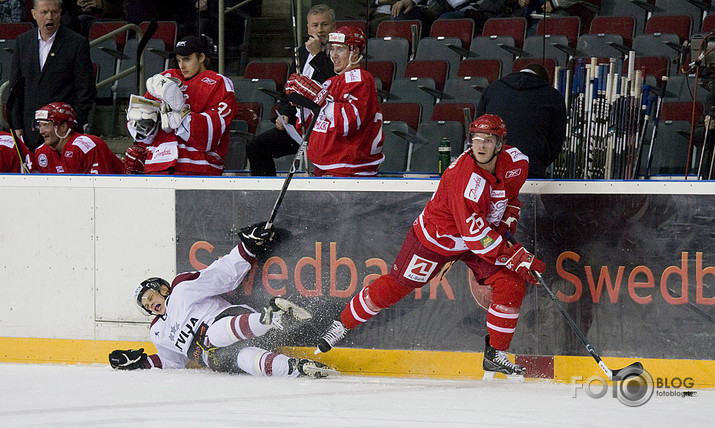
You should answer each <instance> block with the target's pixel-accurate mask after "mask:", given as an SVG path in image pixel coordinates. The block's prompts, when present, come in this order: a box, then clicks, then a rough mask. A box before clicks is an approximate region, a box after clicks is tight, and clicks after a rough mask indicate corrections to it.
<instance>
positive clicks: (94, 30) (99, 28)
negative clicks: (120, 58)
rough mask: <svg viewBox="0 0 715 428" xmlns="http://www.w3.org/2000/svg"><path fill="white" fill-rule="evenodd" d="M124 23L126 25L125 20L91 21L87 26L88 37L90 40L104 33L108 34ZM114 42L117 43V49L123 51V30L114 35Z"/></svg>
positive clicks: (125, 39)
mask: <svg viewBox="0 0 715 428" xmlns="http://www.w3.org/2000/svg"><path fill="white" fill-rule="evenodd" d="M125 25H127V22H126V21H93V22H92V25H90V27H89V36H88V39H89V40H90V41H91V40H94V39H96V38H99V37H101V36H104V35H105V34H109V33H110V32H112V31H114V30H117V29H119V28H122V27H123V26H125ZM114 42H115V43H116V45H117V50H118V51H119V52H124V45H125V44H126V43H127V32H126V31H123V32H121V33H119V34H117V35H115V36H114Z"/></svg>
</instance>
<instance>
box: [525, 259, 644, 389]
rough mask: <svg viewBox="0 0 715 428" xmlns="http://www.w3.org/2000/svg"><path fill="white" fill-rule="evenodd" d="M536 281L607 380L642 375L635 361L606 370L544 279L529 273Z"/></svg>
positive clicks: (641, 366)
mask: <svg viewBox="0 0 715 428" xmlns="http://www.w3.org/2000/svg"><path fill="white" fill-rule="evenodd" d="M531 273H532V274H533V275H534V276H535V277H536V279H537V280H539V284H541V286H542V287H544V290H546V292H547V293H548V294H549V297H550V298H551V301H552V302H554V304H555V305H556V308H557V309H558V310H559V312H561V315H563V316H564V318H566V321H567V322H568V323H569V326H570V327H571V329H572V330H573V331H574V332H575V333H576V335H577V336H578V338H579V339H581V342H583V344H584V345H585V346H586V349H588V352H589V353H590V354H591V356H592V357H593V359H594V360H596V362H597V363H598V366H599V367H600V368H601V370H603V372H604V373H605V374H606V376H608V379H610V380H614V381H617V380H624V379H625V378H627V377H630V376H638V375H640V374H641V373H643V364H641V363H640V362H638V361H636V362H635V363H633V364H630V365H627V366H626V367H623V368H622V369H615V370H611V369H610V368H608V366H607V365H606V363H604V362H603V360H601V357H600V356H599V355H598V353H596V351H595V350H594V349H593V346H591V344H590V343H589V342H588V339H586V336H585V335H584V334H583V332H581V329H580V328H578V326H577V325H576V322H575V321H574V320H573V318H571V315H569V314H568V312H566V309H564V307H563V306H562V305H561V303H560V302H559V299H558V298H557V297H556V295H555V294H554V292H553V291H551V289H550V288H549V286H548V285H546V282H545V281H544V278H542V277H541V274H540V273H539V272H536V271H532V272H531Z"/></svg>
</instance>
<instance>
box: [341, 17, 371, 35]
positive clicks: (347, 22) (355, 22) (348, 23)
mask: <svg viewBox="0 0 715 428" xmlns="http://www.w3.org/2000/svg"><path fill="white" fill-rule="evenodd" d="M340 27H358V28H359V29H361V30H362V32H363V33H365V34H367V27H366V26H365V21H364V20H361V19H341V20H336V21H335V28H336V29H338V28H340Z"/></svg>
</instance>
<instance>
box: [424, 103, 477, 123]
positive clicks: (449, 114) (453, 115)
mask: <svg viewBox="0 0 715 428" xmlns="http://www.w3.org/2000/svg"><path fill="white" fill-rule="evenodd" d="M465 108H468V109H469V117H470V118H472V119H473V118H474V112H475V110H476V108H475V107H474V103H445V102H442V103H437V104H435V105H434V109H433V110H432V118H431V120H434V121H445V122H447V121H453V122H461V123H464V109H465Z"/></svg>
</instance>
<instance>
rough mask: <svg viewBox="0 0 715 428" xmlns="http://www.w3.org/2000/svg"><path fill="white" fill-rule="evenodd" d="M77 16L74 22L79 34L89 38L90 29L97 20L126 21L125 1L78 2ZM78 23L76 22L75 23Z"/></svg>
mask: <svg viewBox="0 0 715 428" xmlns="http://www.w3.org/2000/svg"><path fill="white" fill-rule="evenodd" d="M74 14H75V15H76V16H75V17H74V18H73V19H72V21H73V23H74V26H75V28H76V29H77V32H79V33H80V34H82V35H83V36H85V37H88V36H89V27H90V26H91V25H92V22H94V21H95V20H97V19H102V20H119V19H122V20H123V19H124V18H125V14H124V0H77V8H75V12H74ZM75 21H76V22H75Z"/></svg>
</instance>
